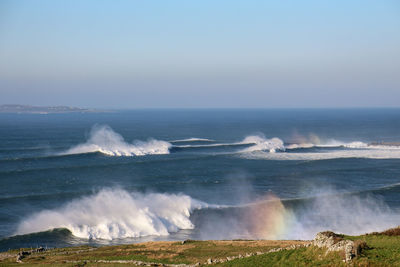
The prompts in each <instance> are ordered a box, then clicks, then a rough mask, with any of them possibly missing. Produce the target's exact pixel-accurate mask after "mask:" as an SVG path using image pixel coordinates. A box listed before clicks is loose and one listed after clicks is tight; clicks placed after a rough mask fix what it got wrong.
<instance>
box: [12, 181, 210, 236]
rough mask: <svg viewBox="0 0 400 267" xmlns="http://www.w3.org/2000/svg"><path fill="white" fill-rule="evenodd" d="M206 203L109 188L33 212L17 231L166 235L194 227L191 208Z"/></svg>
mask: <svg viewBox="0 0 400 267" xmlns="http://www.w3.org/2000/svg"><path fill="white" fill-rule="evenodd" d="M205 206H207V205H206V204H205V203H203V202H200V201H197V200H194V199H192V198H190V197H189V196H186V195H175V194H156V193H152V194H140V193H128V192H127V191H125V190H122V189H112V190H110V189H108V190H102V191H100V192H98V193H97V194H94V195H92V196H88V197H84V198H81V199H77V200H74V201H72V202H70V203H69V204H67V205H65V206H64V207H62V208H60V209H56V210H45V211H41V212H39V213H36V214H33V215H32V216H30V217H29V218H27V219H25V220H24V221H22V222H21V223H20V225H19V226H18V230H17V233H16V234H27V233H33V232H40V231H46V230H49V229H53V228H67V229H69V230H70V231H71V232H72V234H73V235H75V236H77V237H81V238H89V239H108V240H111V239H115V238H127V237H140V236H149V235H156V236H160V235H168V234H169V233H170V232H176V231H178V230H179V229H193V228H194V225H193V224H192V222H191V221H190V220H189V216H190V212H191V211H192V210H193V209H198V208H201V207H205Z"/></svg>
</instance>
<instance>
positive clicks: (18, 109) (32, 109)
mask: <svg viewBox="0 0 400 267" xmlns="http://www.w3.org/2000/svg"><path fill="white" fill-rule="evenodd" d="M95 112H109V111H106V110H98V109H86V108H77V107H68V106H31V105H0V113H18V114H21V113H23V114H54V113H95Z"/></svg>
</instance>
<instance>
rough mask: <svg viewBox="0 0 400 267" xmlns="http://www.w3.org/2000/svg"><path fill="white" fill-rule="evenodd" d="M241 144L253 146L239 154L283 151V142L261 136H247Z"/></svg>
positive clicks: (275, 138)
mask: <svg viewBox="0 0 400 267" xmlns="http://www.w3.org/2000/svg"><path fill="white" fill-rule="evenodd" d="M241 143H242V144H254V145H253V146H251V147H248V148H245V149H243V150H242V151H241V152H252V151H265V150H268V151H269V152H270V153H274V152H276V151H277V150H285V146H284V144H283V141H282V140H281V139H279V138H277V137H274V138H271V139H267V138H265V137H264V136H261V135H251V136H247V137H246V138H245V139H244V140H243V141H242V142H241Z"/></svg>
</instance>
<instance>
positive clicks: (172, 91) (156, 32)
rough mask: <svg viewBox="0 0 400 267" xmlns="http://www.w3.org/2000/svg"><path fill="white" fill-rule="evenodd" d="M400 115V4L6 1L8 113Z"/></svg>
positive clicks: (1, 93) (3, 32)
mask: <svg viewBox="0 0 400 267" xmlns="http://www.w3.org/2000/svg"><path fill="white" fill-rule="evenodd" d="M5 103H21V104H34V105H72V106H82V107H100V108H143V107H145V108H152V107H178V108H179V107H196V108H197V107H205V108H207V107H221V108H223V107H239V108H240V107H266V108H270V107H400V1H398V0H393V1H390V0H379V1H377V0H374V1H369V0H360V1H351V0H344V1H340V0H338V1H321V0H319V1H307V0H306V1H285V0H282V1H281V0H279V1H278V0H277V1H249V0H247V1H234V0H226V1H224V0H222V1H208V0H201V1H184V0H182V1H150V0H149V1H147V0H146V1H140V0H136V1H135V0H132V1H120V0H114V1H111V0H110V1H100V0H96V1H94V0H93V1H83V0H79V1H71V0H66V1H57V0H50V1H41V0H37V1H32V0H25V1H22V0H10V1H7V0H0V104H5Z"/></svg>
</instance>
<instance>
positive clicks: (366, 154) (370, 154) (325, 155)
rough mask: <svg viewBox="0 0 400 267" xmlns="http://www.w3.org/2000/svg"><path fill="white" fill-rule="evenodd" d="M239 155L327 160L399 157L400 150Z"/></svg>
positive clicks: (259, 158)
mask: <svg viewBox="0 0 400 267" xmlns="http://www.w3.org/2000/svg"><path fill="white" fill-rule="evenodd" d="M240 157H243V158H246V159H258V160H328V159H339V158H367V159H400V150H398V149H397V150H395V149H393V150H386V149H352V150H337V151H329V152H307V153H287V152H280V153H266V152H264V151H254V152H252V153H245V154H241V155H240Z"/></svg>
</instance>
